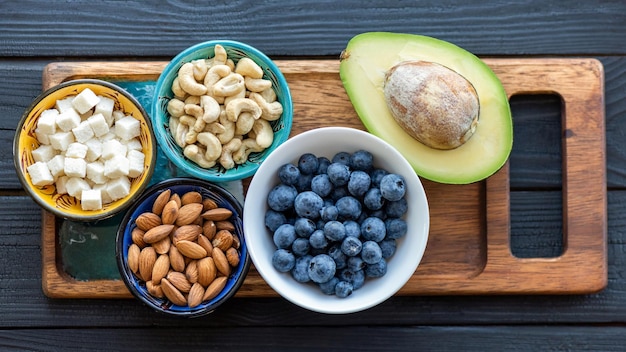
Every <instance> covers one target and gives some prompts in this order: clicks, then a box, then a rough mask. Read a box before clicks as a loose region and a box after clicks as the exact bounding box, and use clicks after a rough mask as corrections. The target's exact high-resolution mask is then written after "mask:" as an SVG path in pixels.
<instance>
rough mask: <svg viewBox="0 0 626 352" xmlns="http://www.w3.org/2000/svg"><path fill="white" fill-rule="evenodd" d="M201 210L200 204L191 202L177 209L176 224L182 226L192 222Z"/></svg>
mask: <svg viewBox="0 0 626 352" xmlns="http://www.w3.org/2000/svg"><path fill="white" fill-rule="evenodd" d="M201 212H202V204H200V203H191V204H186V205H183V206H182V207H180V209H178V217H177V218H176V225H178V226H183V225H189V224H192V223H193V222H194V221H195V220H196V219H197V218H198V217H199V216H200V213H201Z"/></svg>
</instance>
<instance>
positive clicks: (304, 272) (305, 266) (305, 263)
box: [291, 255, 313, 282]
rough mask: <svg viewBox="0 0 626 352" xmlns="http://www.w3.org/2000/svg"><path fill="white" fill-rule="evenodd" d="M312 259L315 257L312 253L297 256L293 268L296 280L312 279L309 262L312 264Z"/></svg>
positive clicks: (292, 274) (307, 280)
mask: <svg viewBox="0 0 626 352" xmlns="http://www.w3.org/2000/svg"><path fill="white" fill-rule="evenodd" d="M311 259H313V257H312V256H310V255H305V256H302V257H298V258H296V260H295V264H294V266H293V268H292V269H291V276H292V277H293V278H294V280H296V281H298V282H309V281H311V278H309V264H311Z"/></svg>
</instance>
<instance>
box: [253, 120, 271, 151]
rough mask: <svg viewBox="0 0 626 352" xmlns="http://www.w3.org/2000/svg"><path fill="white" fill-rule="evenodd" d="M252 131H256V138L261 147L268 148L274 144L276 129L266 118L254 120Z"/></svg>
mask: <svg viewBox="0 0 626 352" xmlns="http://www.w3.org/2000/svg"><path fill="white" fill-rule="evenodd" d="M252 131H254V135H255V136H256V137H255V140H256V142H257V144H258V145H259V146H260V147H261V148H267V147H269V146H270V145H272V142H273V141H274V131H273V130H272V126H271V125H270V123H269V121H267V120H265V119H258V120H256V121H254V125H253V126H252Z"/></svg>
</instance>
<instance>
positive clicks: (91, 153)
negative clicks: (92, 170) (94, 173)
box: [85, 138, 102, 162]
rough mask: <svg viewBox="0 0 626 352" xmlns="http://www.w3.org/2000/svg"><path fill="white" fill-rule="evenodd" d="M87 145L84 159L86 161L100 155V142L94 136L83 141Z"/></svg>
mask: <svg viewBox="0 0 626 352" xmlns="http://www.w3.org/2000/svg"><path fill="white" fill-rule="evenodd" d="M85 145H86V146H87V155H86V156H85V159H86V160H87V161H88V162H92V161H96V160H98V158H99V157H100V156H101V155H102V142H100V141H99V140H98V139H96V138H92V139H90V140H88V141H87V142H85Z"/></svg>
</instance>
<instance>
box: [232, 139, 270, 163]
mask: <svg viewBox="0 0 626 352" xmlns="http://www.w3.org/2000/svg"><path fill="white" fill-rule="evenodd" d="M264 150H265V148H261V147H260V146H259V144H258V143H257V142H256V140H254V139H252V138H246V139H244V140H243V141H242V142H241V147H240V148H239V149H237V151H236V152H234V153H233V160H234V161H235V162H236V163H237V164H243V163H245V162H246V161H247V160H248V158H249V157H250V153H255V152H256V153H259V152H262V151H264Z"/></svg>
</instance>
